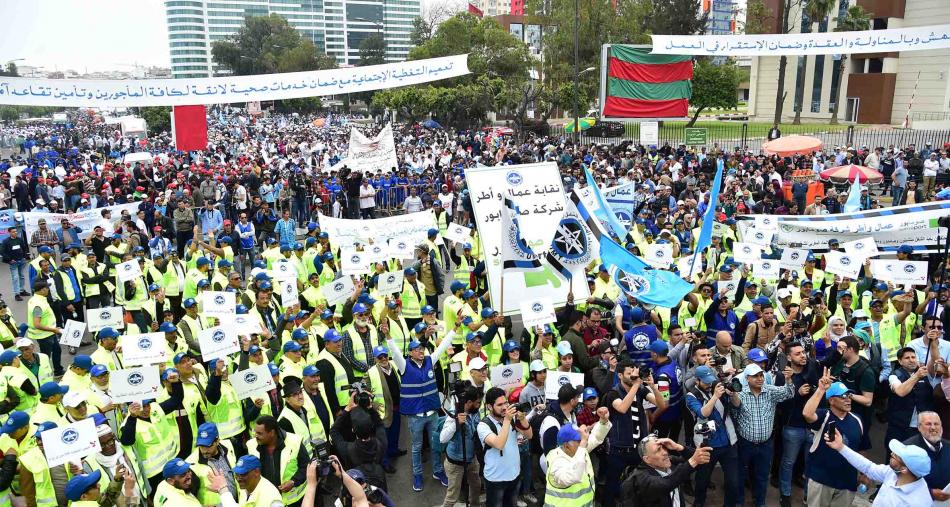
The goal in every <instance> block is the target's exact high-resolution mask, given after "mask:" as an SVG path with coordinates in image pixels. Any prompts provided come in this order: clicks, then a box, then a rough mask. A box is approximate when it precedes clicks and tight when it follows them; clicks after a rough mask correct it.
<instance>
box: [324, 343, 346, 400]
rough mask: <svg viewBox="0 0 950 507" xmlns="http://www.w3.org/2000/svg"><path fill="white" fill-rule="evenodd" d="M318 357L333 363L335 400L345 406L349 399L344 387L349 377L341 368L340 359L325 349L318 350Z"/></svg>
mask: <svg viewBox="0 0 950 507" xmlns="http://www.w3.org/2000/svg"><path fill="white" fill-rule="evenodd" d="M317 358H318V359H325V360H326V361H327V362H329V363H330V364H331V365H333V392H334V393H336V401H337V403H339V405H340V406H341V407H345V406H346V404H347V403H349V401H350V393H349V391H348V390H347V389H346V387H347V386H349V385H350V379H349V377H348V376H347V375H346V369H345V368H343V365H342V364H341V363H340V360H339V359H337V358H336V356H334V355H333V354H332V353H330V352H329V351H328V350H327V349H323V350H321V351H320V355H319V356H317Z"/></svg>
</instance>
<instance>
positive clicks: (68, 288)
mask: <svg viewBox="0 0 950 507" xmlns="http://www.w3.org/2000/svg"><path fill="white" fill-rule="evenodd" d="M56 277H57V278H59V280H60V282H62V284H63V292H64V293H65V294H66V301H68V302H72V301H75V300H76V290H75V289H74V288H73V282H72V281H71V280H70V279H69V275H67V274H66V272H65V271H59V270H57V271H56ZM76 282H77V283H78V282H79V273H78V272H77V273H76Z"/></svg>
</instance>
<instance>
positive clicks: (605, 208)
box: [584, 167, 627, 241]
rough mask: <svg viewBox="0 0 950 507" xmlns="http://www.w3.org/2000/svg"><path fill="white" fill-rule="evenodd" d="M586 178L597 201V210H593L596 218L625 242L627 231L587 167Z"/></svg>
mask: <svg viewBox="0 0 950 507" xmlns="http://www.w3.org/2000/svg"><path fill="white" fill-rule="evenodd" d="M584 176H585V177H586V178H587V187H588V188H590V190H591V193H592V194H593V196H594V200H596V201H597V209H595V210H593V212H594V216H596V217H597V219H598V220H600V221H601V223H603V224H606V226H607V229H608V230H609V231H611V232H613V234H614V235H616V237H617V238H619V239H620V241H623V240H624V238H626V237H627V229H626V228H625V227H624V226H623V224H621V223H620V220H617V216H616V215H614V212H613V210H611V209H610V206H609V205H608V204H607V201H606V200H605V199H604V196H603V194H601V193H600V188H598V187H597V182H595V181H594V177H593V176H592V175H591V174H590V171H589V170H588V169H587V168H586V167H585V168H584Z"/></svg>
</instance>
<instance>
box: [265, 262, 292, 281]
mask: <svg viewBox="0 0 950 507" xmlns="http://www.w3.org/2000/svg"><path fill="white" fill-rule="evenodd" d="M271 271H273V272H274V280H277V281H280V280H296V279H297V266H294V265H293V264H292V263H291V262H290V261H288V260H286V259H284V260H279V261H277V262H275V263H274V266H273V269H272V270H271Z"/></svg>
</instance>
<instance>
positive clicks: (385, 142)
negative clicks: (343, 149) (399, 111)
mask: <svg viewBox="0 0 950 507" xmlns="http://www.w3.org/2000/svg"><path fill="white" fill-rule="evenodd" d="M343 166H346V167H349V168H350V169H351V170H353V171H359V172H364V173H365V172H373V173H375V172H376V171H377V170H379V169H382V170H383V171H388V170H390V169H395V168H397V167H399V161H398V160H397V159H396V143H395V140H394V138H393V126H392V125H386V127H385V128H384V129H383V130H381V131H380V132H379V134H377V135H376V137H374V138H372V139H370V138H368V137H366V136H365V135H363V133H362V132H360V131H359V130H357V129H356V128H351V129H350V145H349V148H348V149H347V154H346V158H345V159H343V160H341V161H340V162H338V163H337V164H336V165H335V166H333V167H331V168H330V169H329V170H339V169H341V168H342V167H343Z"/></svg>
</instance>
